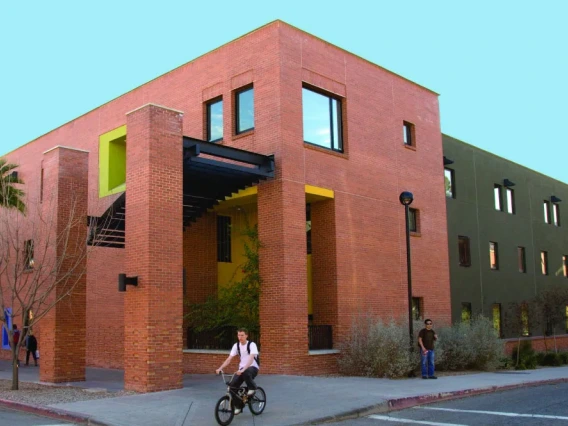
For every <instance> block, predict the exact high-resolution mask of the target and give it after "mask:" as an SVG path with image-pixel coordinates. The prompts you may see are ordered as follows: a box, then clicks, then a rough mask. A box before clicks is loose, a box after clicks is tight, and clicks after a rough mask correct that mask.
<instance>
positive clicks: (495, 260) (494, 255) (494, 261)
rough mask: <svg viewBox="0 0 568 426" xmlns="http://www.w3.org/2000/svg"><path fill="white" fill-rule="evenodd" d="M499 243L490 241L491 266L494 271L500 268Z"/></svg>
mask: <svg viewBox="0 0 568 426" xmlns="http://www.w3.org/2000/svg"><path fill="white" fill-rule="evenodd" d="M498 247H499V246H498V244H497V243H495V242H493V241H490V242H489V266H490V267H491V269H493V270H494V271H496V270H498V269H499V248H498Z"/></svg>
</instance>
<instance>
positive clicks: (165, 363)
mask: <svg viewBox="0 0 568 426" xmlns="http://www.w3.org/2000/svg"><path fill="white" fill-rule="evenodd" d="M182 116H183V114H182V113H181V112H179V111H174V110H171V109H167V108H164V107H160V106H156V105H152V104H149V105H145V106H143V107H141V108H139V109H137V110H134V111H132V112H130V113H128V115H127V121H126V123H127V129H128V130H127V132H128V133H127V136H126V262H125V271H124V273H126V275H127V276H137V277H138V286H137V287H133V286H127V290H126V293H125V294H124V340H125V342H124V386H125V389H128V390H135V391H139V392H153V391H162V390H168V389H177V388H181V387H182V330H181V327H182V315H183V307H182V299H183V288H182V268H183V267H182V262H183V253H182V251H183V227H182V203H183V188H182V183H183V163H182V152H183V139H182V138H183V136H182Z"/></svg>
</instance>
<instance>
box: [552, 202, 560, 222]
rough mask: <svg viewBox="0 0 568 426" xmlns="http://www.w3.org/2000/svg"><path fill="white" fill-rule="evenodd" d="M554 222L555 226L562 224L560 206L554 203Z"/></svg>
mask: <svg viewBox="0 0 568 426" xmlns="http://www.w3.org/2000/svg"><path fill="white" fill-rule="evenodd" d="M552 223H553V224H554V226H560V206H559V205H558V204H552Z"/></svg>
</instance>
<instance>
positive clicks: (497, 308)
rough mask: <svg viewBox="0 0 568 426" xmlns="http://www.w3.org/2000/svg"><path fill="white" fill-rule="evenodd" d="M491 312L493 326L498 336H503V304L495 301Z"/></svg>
mask: <svg viewBox="0 0 568 426" xmlns="http://www.w3.org/2000/svg"><path fill="white" fill-rule="evenodd" d="M491 312H492V313H493V328H494V329H495V332H496V333H497V336H499V337H501V304H500V303H494V304H493V306H492V307H491Z"/></svg>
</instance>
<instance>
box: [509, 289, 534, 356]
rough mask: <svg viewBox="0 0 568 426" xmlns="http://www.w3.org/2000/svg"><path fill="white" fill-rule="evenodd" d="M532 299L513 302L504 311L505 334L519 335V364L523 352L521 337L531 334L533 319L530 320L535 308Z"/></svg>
mask: <svg viewBox="0 0 568 426" xmlns="http://www.w3.org/2000/svg"><path fill="white" fill-rule="evenodd" d="M532 305H533V303H532V301H528V300H524V301H522V302H519V303H511V304H510V305H509V306H508V308H507V309H506V310H505V312H504V317H505V318H504V321H503V326H504V329H505V334H508V335H513V336H517V337H518V343H517V360H516V365H517V366H518V365H519V361H520V353H521V350H520V349H521V338H522V337H524V336H529V335H530V328H531V327H532V325H533V324H532V321H529V314H530V313H531V312H532V311H533V310H534V309H533V308H532Z"/></svg>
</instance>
